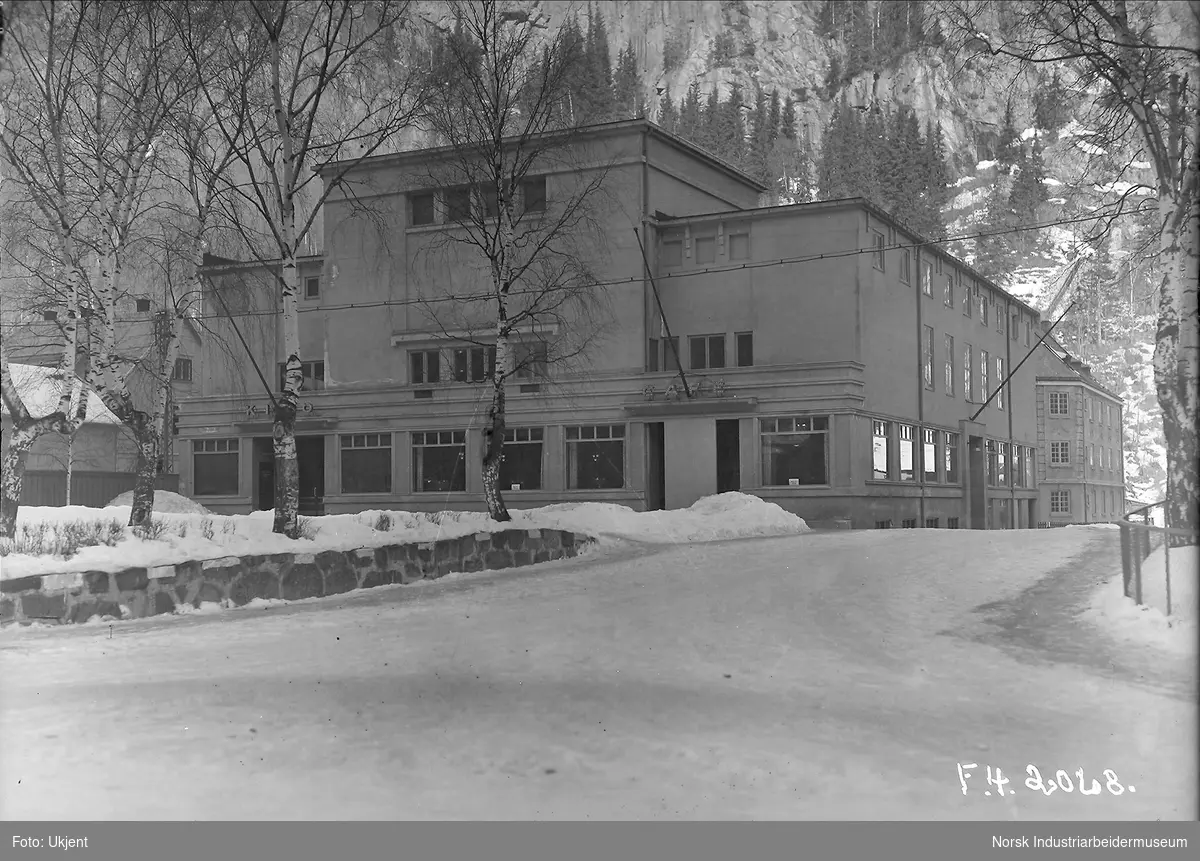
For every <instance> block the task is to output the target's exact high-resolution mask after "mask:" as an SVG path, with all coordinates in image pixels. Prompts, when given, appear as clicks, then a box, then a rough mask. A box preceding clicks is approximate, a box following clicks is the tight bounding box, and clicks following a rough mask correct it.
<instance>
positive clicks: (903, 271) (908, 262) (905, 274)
mask: <svg viewBox="0 0 1200 861" xmlns="http://www.w3.org/2000/svg"><path fill="white" fill-rule="evenodd" d="M911 267H912V252H911V251H909V250H908V249H905V250H904V251H901V252H900V283H901V284H908V283H909V282H910V281H911V279H912V275H911V272H910V269H911Z"/></svg>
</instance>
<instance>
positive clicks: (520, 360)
mask: <svg viewBox="0 0 1200 861" xmlns="http://www.w3.org/2000/svg"><path fill="white" fill-rule="evenodd" d="M651 343H653V344H657V342H656V341H652V342H651ZM493 349H495V348H493ZM491 361H492V365H493V366H495V363H496V357H495V353H493V354H492V357H491ZM513 376H515V377H516V378H517V379H518V380H544V379H546V378H547V377H549V376H550V366H549V347H548V346H547V345H546V342H545V341H521V342H519V343H517V344H515V345H513Z"/></svg>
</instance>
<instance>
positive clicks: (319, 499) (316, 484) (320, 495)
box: [296, 436, 325, 517]
mask: <svg viewBox="0 0 1200 861" xmlns="http://www.w3.org/2000/svg"><path fill="white" fill-rule="evenodd" d="M296 466H297V467H298V470H299V473H300V476H299V477H300V510H299V513H300V514H305V515H308V516H311V517H315V516H319V515H321V514H324V513H325V438H324V437H319V436H302V437H297V438H296Z"/></svg>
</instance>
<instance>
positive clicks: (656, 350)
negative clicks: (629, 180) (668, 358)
mask: <svg viewBox="0 0 1200 861" xmlns="http://www.w3.org/2000/svg"><path fill="white" fill-rule="evenodd" d="M661 350H662V348H661V347H660V346H659V341H658V339H657V338H651V339H650V340H649V342H648V343H647V344H646V370H647V371H649V372H650V373H657V371H658V368H659V361H660V358H661V356H660V355H659V354H660V351H661Z"/></svg>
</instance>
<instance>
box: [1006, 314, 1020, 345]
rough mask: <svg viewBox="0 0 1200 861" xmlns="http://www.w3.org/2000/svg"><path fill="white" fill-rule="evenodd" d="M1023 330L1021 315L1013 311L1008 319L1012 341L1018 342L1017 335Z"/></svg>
mask: <svg viewBox="0 0 1200 861" xmlns="http://www.w3.org/2000/svg"><path fill="white" fill-rule="evenodd" d="M1020 329H1021V314H1020V312H1019V311H1013V312H1012V315H1011V316H1010V317H1009V319H1008V335H1009V337H1010V338H1012V340H1014V341H1015V340H1017V333H1018V332H1019V331H1020Z"/></svg>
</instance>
